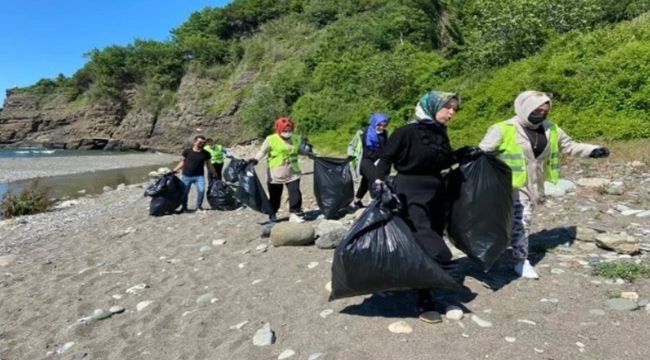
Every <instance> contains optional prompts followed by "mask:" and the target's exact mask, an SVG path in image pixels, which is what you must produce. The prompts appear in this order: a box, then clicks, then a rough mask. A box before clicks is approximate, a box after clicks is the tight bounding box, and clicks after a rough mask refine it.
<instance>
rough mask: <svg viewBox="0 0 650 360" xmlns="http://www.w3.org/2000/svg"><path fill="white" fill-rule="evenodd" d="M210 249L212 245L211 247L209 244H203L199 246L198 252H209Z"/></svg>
mask: <svg viewBox="0 0 650 360" xmlns="http://www.w3.org/2000/svg"><path fill="white" fill-rule="evenodd" d="M210 250H212V247H211V246H209V245H204V246H201V248H200V249H199V252H201V253H206V252H209V251H210Z"/></svg>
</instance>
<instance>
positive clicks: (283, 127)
mask: <svg viewBox="0 0 650 360" xmlns="http://www.w3.org/2000/svg"><path fill="white" fill-rule="evenodd" d="M274 125H275V133H274V134H272V135H269V136H267V137H266V139H265V140H264V142H263V143H262V147H261V148H260V151H259V152H258V153H257V155H256V156H255V157H254V158H252V159H250V160H249V161H250V162H251V163H253V164H257V163H258V162H259V161H260V160H261V159H262V158H263V157H265V156H267V155H268V156H267V166H268V173H267V179H268V180H267V185H268V189H269V200H270V202H271V209H270V214H269V221H271V222H276V221H277V217H276V214H277V212H278V210H279V209H280V202H281V200H282V188H283V186H286V187H287V190H288V191H289V212H290V215H289V221H290V222H303V221H305V219H304V213H303V211H302V193H301V192H300V175H301V172H300V165H299V164H298V154H299V152H300V148H301V141H300V140H301V139H300V137H299V136H298V135H294V133H293V131H294V122H293V120H291V119H289V118H286V117H282V118H279V119H277V120H276V121H275V124H274Z"/></svg>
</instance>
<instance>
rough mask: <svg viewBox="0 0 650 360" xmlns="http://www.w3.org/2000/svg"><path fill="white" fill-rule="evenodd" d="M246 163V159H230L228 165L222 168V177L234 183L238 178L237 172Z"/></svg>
mask: <svg viewBox="0 0 650 360" xmlns="http://www.w3.org/2000/svg"><path fill="white" fill-rule="evenodd" d="M246 164H247V161H246V160H242V159H234V158H233V159H230V162H229V163H228V166H226V168H225V169H224V170H223V179H224V180H225V181H227V182H229V183H236V182H237V181H238V180H239V172H240V171H241V170H242V169H243V168H245V167H246Z"/></svg>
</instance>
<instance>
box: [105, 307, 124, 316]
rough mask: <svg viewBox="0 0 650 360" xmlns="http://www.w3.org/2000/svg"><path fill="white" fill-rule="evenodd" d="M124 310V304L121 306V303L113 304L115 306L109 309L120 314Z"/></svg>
mask: <svg viewBox="0 0 650 360" xmlns="http://www.w3.org/2000/svg"><path fill="white" fill-rule="evenodd" d="M124 310H125V309H124V307H123V306H120V305H113V306H111V308H110V309H108V311H110V312H111V314H119V313H123V312H124Z"/></svg>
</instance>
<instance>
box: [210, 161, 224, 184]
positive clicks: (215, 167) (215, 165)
mask: <svg viewBox="0 0 650 360" xmlns="http://www.w3.org/2000/svg"><path fill="white" fill-rule="evenodd" d="M212 166H214V169H215V170H216V171H217V176H216V178H217V180H221V171H222V170H223V163H221V164H218V163H212Z"/></svg>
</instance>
